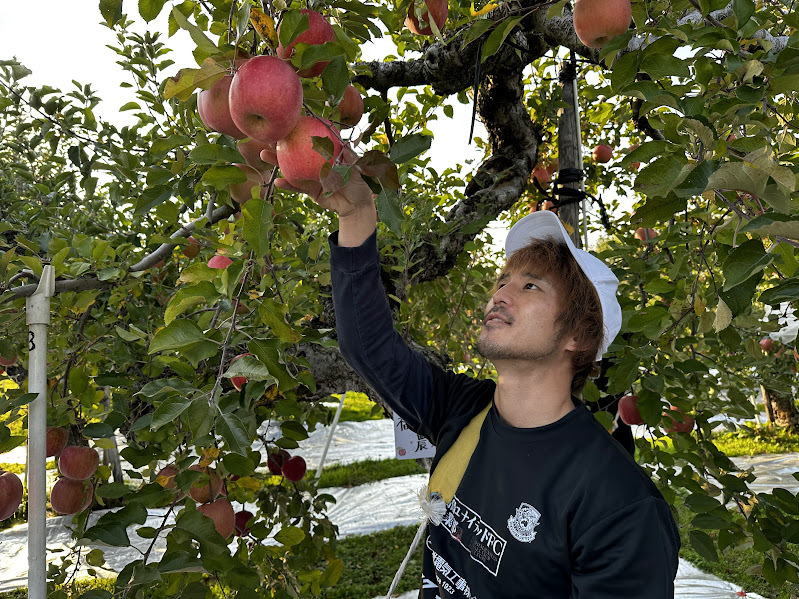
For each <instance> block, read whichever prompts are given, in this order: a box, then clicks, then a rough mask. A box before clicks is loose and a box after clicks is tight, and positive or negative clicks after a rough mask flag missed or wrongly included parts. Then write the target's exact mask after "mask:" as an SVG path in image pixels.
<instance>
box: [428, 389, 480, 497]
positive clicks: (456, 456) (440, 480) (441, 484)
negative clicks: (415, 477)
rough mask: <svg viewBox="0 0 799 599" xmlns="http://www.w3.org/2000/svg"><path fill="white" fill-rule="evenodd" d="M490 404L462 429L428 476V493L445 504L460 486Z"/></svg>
mask: <svg viewBox="0 0 799 599" xmlns="http://www.w3.org/2000/svg"><path fill="white" fill-rule="evenodd" d="M491 403H492V402H488V405H487V406H486V407H485V408H483V410H482V411H481V412H480V413H479V414H477V416H475V417H474V418H472V421H471V422H470V423H469V424H467V425H466V426H465V427H464V429H463V430H462V431H461V432H460V435H458V438H457V439H455V443H453V444H452V447H450V448H449V449H448V450H447V453H445V454H444V456H443V457H442V458H441V460H439V462H438V464H437V465H436V469H435V470H434V471H433V474H431V475H430V485H429V487H430V492H431V493H433V492H435V493H438V494H439V495H441V497H442V498H443V499H444V502H445V503H449V502H450V501H452V498H453V497H455V491H457V490H458V486H459V485H460V484H461V479H462V478H463V474H464V473H465V472H466V466H468V465H469V460H471V459H472V454H473V453H474V448H475V447H477V441H478V440H479V439H480V428H481V427H482V426H483V421H484V420H485V419H486V414H488V410H489V409H490V408H491Z"/></svg>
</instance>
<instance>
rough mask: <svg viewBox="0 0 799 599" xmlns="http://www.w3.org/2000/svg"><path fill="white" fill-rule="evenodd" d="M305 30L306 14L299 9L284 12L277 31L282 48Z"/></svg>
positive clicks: (306, 24) (306, 27)
mask: <svg viewBox="0 0 799 599" xmlns="http://www.w3.org/2000/svg"><path fill="white" fill-rule="evenodd" d="M307 30H308V15H305V14H303V13H301V12H300V11H299V10H289V11H286V12H284V13H283V19H282V20H281V21H280V27H279V32H278V33H279V35H280V44H281V45H282V46H283V47H284V48H287V47H288V45H289V44H291V42H293V41H294V40H295V39H297V36H298V35H300V34H301V33H302V32H303V31H307Z"/></svg>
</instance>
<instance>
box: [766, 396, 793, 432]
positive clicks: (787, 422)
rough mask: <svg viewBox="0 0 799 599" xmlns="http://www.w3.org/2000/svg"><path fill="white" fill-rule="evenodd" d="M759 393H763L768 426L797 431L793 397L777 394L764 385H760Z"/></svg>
mask: <svg viewBox="0 0 799 599" xmlns="http://www.w3.org/2000/svg"><path fill="white" fill-rule="evenodd" d="M760 391H761V392H762V393H763V405H764V406H765V408H766V416H767V417H768V422H769V424H776V425H777V426H780V427H783V428H788V429H791V430H793V431H799V410H797V409H796V404H795V403H794V399H793V395H792V394H789V393H779V392H778V391H775V390H774V389H769V388H768V387H766V386H765V385H760Z"/></svg>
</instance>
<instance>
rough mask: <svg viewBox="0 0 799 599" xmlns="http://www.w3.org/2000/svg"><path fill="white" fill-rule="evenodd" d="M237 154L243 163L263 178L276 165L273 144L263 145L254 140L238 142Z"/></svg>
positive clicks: (270, 172)
mask: <svg viewBox="0 0 799 599" xmlns="http://www.w3.org/2000/svg"><path fill="white" fill-rule="evenodd" d="M239 153H240V154H241V155H242V156H243V157H244V161H245V162H246V163H247V164H249V165H250V166H251V167H253V168H254V169H255V170H256V171H258V172H259V173H261V175H263V176H264V177H266V176H269V175H271V174H272V169H273V168H274V167H275V165H276V164H277V152H276V151H275V144H265V143H261V142H260V141H255V140H254V139H248V140H247V141H240V142H239Z"/></svg>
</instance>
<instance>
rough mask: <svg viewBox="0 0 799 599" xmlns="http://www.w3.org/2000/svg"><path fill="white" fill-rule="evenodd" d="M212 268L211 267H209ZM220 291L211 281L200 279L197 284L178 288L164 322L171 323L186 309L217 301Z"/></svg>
mask: <svg viewBox="0 0 799 599" xmlns="http://www.w3.org/2000/svg"><path fill="white" fill-rule="evenodd" d="M209 270H211V269H209ZM218 297H219V293H218V292H217V290H216V287H214V285H213V284H212V283H210V282H209V281H200V282H199V283H197V284H195V285H190V286H188V287H182V288H180V289H178V291H177V292H176V293H175V295H174V296H172V299H170V300H169V304H168V305H167V307H166V310H165V311H164V324H167V325H168V324H170V323H171V322H172V321H173V320H175V318H177V317H178V316H180V315H181V314H182V313H183V312H184V311H185V310H186V309H188V308H190V307H191V306H195V305H197V304H201V303H203V302H205V303H206V304H208V305H209V306H210V305H211V304H213V303H214V301H216V299H217V298H218Z"/></svg>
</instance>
